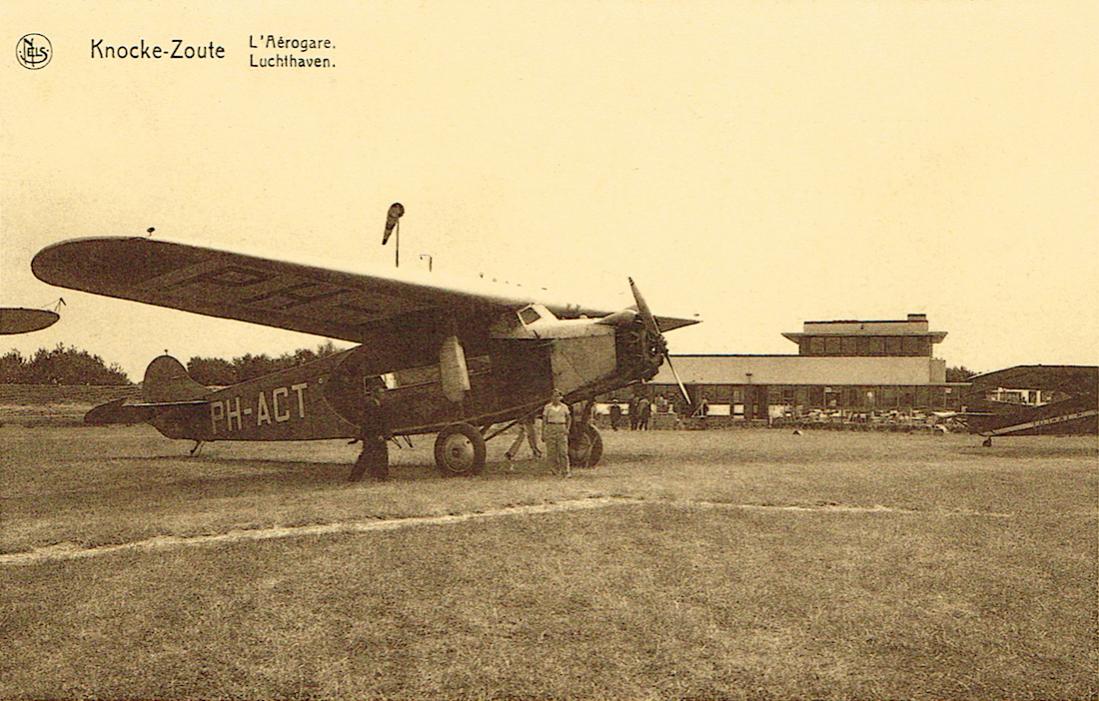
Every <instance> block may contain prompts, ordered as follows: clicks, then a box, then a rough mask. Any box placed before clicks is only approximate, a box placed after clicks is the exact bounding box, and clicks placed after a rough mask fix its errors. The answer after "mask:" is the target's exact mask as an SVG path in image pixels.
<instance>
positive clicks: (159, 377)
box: [141, 355, 210, 402]
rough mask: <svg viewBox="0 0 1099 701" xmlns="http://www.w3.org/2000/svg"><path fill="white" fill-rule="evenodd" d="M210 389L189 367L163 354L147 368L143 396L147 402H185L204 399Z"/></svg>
mask: <svg viewBox="0 0 1099 701" xmlns="http://www.w3.org/2000/svg"><path fill="white" fill-rule="evenodd" d="M208 394H210V390H209V389H208V388H207V387H206V386H205V385H202V384H200V383H198V382H196V381H195V380H193V379H192V378H191V376H190V375H188V374H187V368H185V367H183V364H182V363H180V362H179V361H178V360H176V359H175V358H173V357H172V356H170V355H161V356H158V357H156V358H154V359H153V362H151V363H149V367H147V368H146V369H145V379H144V381H143V382H142V384H141V396H142V398H143V399H144V400H145V401H146V402H185V401H190V400H194V399H203V398H204V397H206V396H207V395H208Z"/></svg>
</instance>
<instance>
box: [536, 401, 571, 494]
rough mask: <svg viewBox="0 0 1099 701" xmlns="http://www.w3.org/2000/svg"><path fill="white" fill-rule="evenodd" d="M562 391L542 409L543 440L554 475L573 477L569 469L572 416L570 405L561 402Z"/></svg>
mask: <svg viewBox="0 0 1099 701" xmlns="http://www.w3.org/2000/svg"><path fill="white" fill-rule="evenodd" d="M562 397H564V395H563V394H562V393H561V391H560V390H554V391H553V401H552V402H550V403H549V404H547V405H546V407H545V408H544V409H542V440H543V441H544V442H545V444H546V458H547V459H548V460H549V464H550V466H551V467H552V468H553V472H554V474H564V476H565V477H572V470H571V469H570V467H569V428H570V425H571V423H572V415H571V412H570V411H569V406H568V404H565V403H564V402H562V401H561V399H562Z"/></svg>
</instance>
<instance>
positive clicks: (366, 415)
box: [351, 387, 390, 482]
mask: <svg viewBox="0 0 1099 701" xmlns="http://www.w3.org/2000/svg"><path fill="white" fill-rule="evenodd" d="M384 395H385V387H374V389H373V390H372V391H371V392H370V393H369V395H368V396H367V397H366V400H365V401H364V402H363V417H362V423H361V425H360V431H361V433H362V436H361V438H362V442H363V452H362V453H360V454H359V459H358V460H356V461H355V466H354V467H352V468H351V481H352V482H358V481H359V480H361V479H362V477H363V473H364V472H366V471H367V469H369V470H370V476H371V477H373V478H374V479H377V480H380V481H382V482H384V481H385V480H388V479H389V447H388V446H387V445H386V441H388V440H389V437H390V433H389V422H388V420H387V419H386V416H385V410H384V409H385V408H384V407H383V406H382V397H383V396H384Z"/></svg>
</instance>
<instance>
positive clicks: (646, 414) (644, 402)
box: [637, 397, 653, 431]
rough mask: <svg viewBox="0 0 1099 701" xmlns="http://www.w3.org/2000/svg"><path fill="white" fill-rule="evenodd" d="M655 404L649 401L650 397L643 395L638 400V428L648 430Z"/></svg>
mask: <svg viewBox="0 0 1099 701" xmlns="http://www.w3.org/2000/svg"><path fill="white" fill-rule="evenodd" d="M652 411H653V405H652V403H651V402H650V401H649V398H648V397H641V399H638V400H637V430H638V431H648V430H649V419H650V418H651V416H652Z"/></svg>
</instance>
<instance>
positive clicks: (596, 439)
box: [569, 424, 603, 467]
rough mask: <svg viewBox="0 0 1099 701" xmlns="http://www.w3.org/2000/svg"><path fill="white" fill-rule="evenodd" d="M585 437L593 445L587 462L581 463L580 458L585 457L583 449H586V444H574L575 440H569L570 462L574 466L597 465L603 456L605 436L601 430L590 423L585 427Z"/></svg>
mask: <svg viewBox="0 0 1099 701" xmlns="http://www.w3.org/2000/svg"><path fill="white" fill-rule="evenodd" d="M584 438H586V439H587V441H588V442H590V445H591V449H590V451H589V452H588V461H587V463H586V464H581V460H580V458H582V457H583V455H582V454H581V451H583V450H585V449H586V446H583V445H577V446H574V444H573V441H571V440H570V441H569V462H570V463H572V466H573V467H595V466H596V465H598V464H599V461H600V460H601V459H602V458H603V436H601V435H600V434H599V430H598V429H596V428H595V426H592V425H591V424H588V425H587V426H585V427H584Z"/></svg>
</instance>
